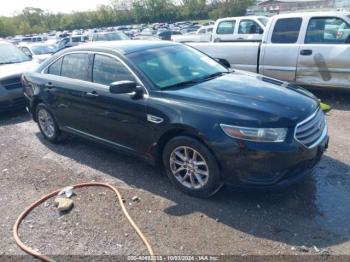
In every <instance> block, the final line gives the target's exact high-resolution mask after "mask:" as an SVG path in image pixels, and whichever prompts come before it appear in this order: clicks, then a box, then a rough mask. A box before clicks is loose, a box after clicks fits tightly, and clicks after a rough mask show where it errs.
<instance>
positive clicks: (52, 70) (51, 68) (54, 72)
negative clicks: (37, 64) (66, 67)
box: [47, 58, 63, 76]
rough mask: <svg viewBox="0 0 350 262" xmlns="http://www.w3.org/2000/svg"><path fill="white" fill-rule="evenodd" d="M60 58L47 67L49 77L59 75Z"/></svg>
mask: <svg viewBox="0 0 350 262" xmlns="http://www.w3.org/2000/svg"><path fill="white" fill-rule="evenodd" d="M62 60H63V59H62V58H60V59H58V60H57V61H56V62H55V63H53V64H52V65H50V66H49V68H48V70H47V73H48V74H50V75H57V76H59V75H61V66H62Z"/></svg>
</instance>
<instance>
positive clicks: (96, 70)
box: [92, 55, 135, 86]
mask: <svg viewBox="0 0 350 262" xmlns="http://www.w3.org/2000/svg"><path fill="white" fill-rule="evenodd" d="M92 77H93V82H94V83H98V84H101V85H107V86H109V85H110V84H111V83H113V82H117V81H122V80H130V81H135V78H134V76H133V75H132V74H131V73H130V71H129V70H128V69H127V68H126V67H125V66H124V65H123V64H122V63H120V62H119V61H118V60H116V59H115V58H112V57H109V56H105V55H95V59H94V65H93V71H92Z"/></svg>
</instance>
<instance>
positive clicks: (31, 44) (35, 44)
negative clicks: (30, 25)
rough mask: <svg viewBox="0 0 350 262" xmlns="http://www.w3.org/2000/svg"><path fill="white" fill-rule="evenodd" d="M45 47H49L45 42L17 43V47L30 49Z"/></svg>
mask: <svg viewBox="0 0 350 262" xmlns="http://www.w3.org/2000/svg"><path fill="white" fill-rule="evenodd" d="M43 45H44V46H46V45H49V44H47V43H45V42H41V43H19V44H18V46H22V47H32V46H43Z"/></svg>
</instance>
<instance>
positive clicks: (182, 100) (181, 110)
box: [23, 41, 328, 197]
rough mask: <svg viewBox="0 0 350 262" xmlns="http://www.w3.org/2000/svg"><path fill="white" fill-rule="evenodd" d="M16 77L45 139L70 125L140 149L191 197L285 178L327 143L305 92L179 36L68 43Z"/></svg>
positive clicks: (311, 161) (129, 149) (320, 117)
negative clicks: (232, 64) (222, 60)
mask: <svg viewBox="0 0 350 262" xmlns="http://www.w3.org/2000/svg"><path fill="white" fill-rule="evenodd" d="M23 82H24V85H25V93H26V96H27V97H28V99H29V102H30V112H31V113H32V115H33V118H34V120H35V121H37V122H38V125H39V128H40V130H41V132H42V134H43V136H44V137H45V138H46V139H47V140H49V141H51V142H58V141H60V139H61V137H62V135H63V134H64V133H65V132H67V133H72V134H76V135H79V136H83V137H85V138H88V139H92V140H95V141H99V142H101V143H103V144H106V145H108V146H111V147H113V148H115V149H118V150H121V151H124V152H126V153H130V154H133V155H138V156H142V157H144V158H145V159H146V160H149V161H150V162H152V163H158V164H160V165H161V166H163V167H164V169H165V170H166V173H167V175H168V176H169V178H170V180H171V181H172V182H173V183H174V184H175V185H176V186H177V187H178V188H179V189H180V190H182V191H184V192H187V193H189V194H192V195H195V196H200V197H207V196H210V195H212V194H214V193H215V192H216V191H217V190H218V189H219V188H220V186H221V185H222V184H223V183H227V184H232V185H234V186H237V187H241V188H263V189H272V188H276V187H283V186H286V185H289V184H291V183H294V182H296V181H298V180H300V179H301V178H302V177H303V176H305V175H306V174H308V173H310V172H311V171H312V169H313V167H314V166H315V165H316V164H317V163H318V162H319V160H320V157H321V155H322V153H323V152H324V150H325V148H326V147H327V144H328V135H327V125H326V120H325V116H324V114H323V112H322V110H320V107H319V102H318V100H317V99H316V98H315V97H314V96H313V95H312V94H311V93H309V92H307V91H305V90H304V89H301V88H298V87H294V86H291V85H287V84H285V83H282V82H280V81H277V80H274V79H270V78H265V77H263V76H259V75H255V74H249V73H246V72H242V71H231V70H229V69H227V68H225V67H223V66H222V65H221V64H219V63H218V62H216V60H213V59H212V58H210V57H208V56H206V55H204V54H202V53H200V52H199V51H197V50H195V49H192V48H191V47H187V46H184V45H181V44H177V43H172V42H163V41H119V42H110V43H107V42H104V43H100V44H98V43H95V44H88V45H84V46H79V47H74V48H71V49H69V50H64V51H61V52H59V53H57V54H55V55H54V56H53V57H52V58H50V59H49V60H47V61H45V62H44V63H43V64H42V65H41V66H40V68H39V69H38V70H37V71H36V72H34V73H26V74H24V77H23Z"/></svg>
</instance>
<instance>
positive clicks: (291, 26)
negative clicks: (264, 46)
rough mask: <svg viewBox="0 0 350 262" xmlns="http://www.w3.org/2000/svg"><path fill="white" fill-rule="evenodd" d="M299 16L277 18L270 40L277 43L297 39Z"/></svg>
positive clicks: (285, 42) (292, 41) (293, 41)
mask: <svg viewBox="0 0 350 262" xmlns="http://www.w3.org/2000/svg"><path fill="white" fill-rule="evenodd" d="M301 23H302V19H301V18H298V17H296V18H281V19H278V20H277V22H276V24H275V28H274V29H273V33H272V38H271V42H272V43H279V44H294V43H296V42H297V41H298V37H299V32H300V27H301Z"/></svg>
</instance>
